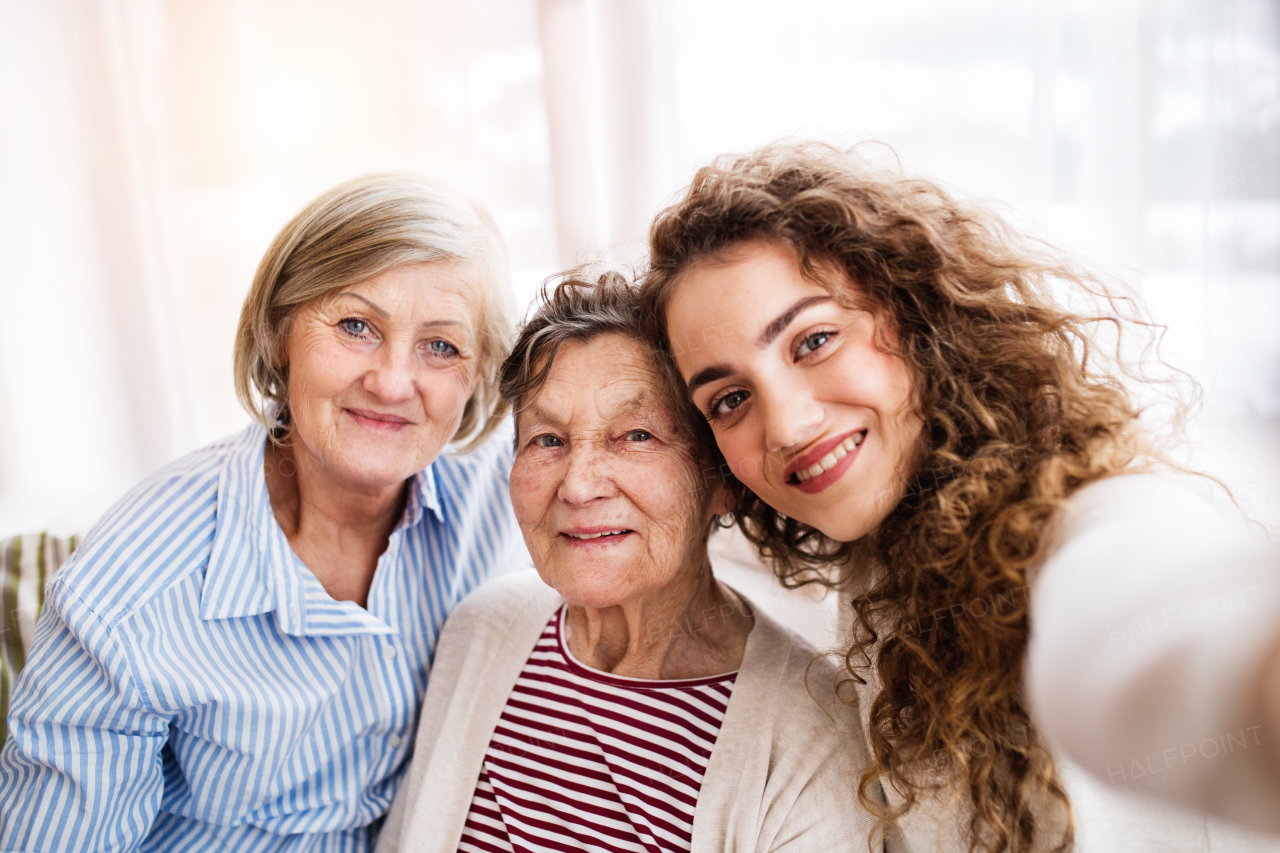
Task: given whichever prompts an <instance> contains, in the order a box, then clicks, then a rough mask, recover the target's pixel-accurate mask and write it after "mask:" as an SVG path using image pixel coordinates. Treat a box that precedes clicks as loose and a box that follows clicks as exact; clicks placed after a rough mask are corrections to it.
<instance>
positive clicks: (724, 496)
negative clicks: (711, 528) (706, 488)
mask: <svg viewBox="0 0 1280 853" xmlns="http://www.w3.org/2000/svg"><path fill="white" fill-rule="evenodd" d="M731 512H733V496H732V495H730V494H729V490H728V489H726V488H725V486H724V483H719V482H718V483H716V484H715V485H714V486H712V487H711V513H712V515H728V514H729V513H731Z"/></svg>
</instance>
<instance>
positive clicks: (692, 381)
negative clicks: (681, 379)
mask: <svg viewBox="0 0 1280 853" xmlns="http://www.w3.org/2000/svg"><path fill="white" fill-rule="evenodd" d="M731 373H733V371H732V370H730V369H729V368H727V367H725V366H724V365H722V364H713V365H711V366H710V367H704V368H702V369H701V370H699V371H698V372H697V373H695V374H693V376H691V377H690V378H689V393H690V394H692V393H693V392H694V391H697V390H698V389H699V388H701V387H702V386H703V385H706V384H707V383H708V382H715V381H716V380H717V379H724V378H725V377H726V376H728V375H730V374H731Z"/></svg>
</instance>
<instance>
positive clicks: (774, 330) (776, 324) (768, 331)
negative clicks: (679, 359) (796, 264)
mask: <svg viewBox="0 0 1280 853" xmlns="http://www.w3.org/2000/svg"><path fill="white" fill-rule="evenodd" d="M830 299H831V297H830V296H827V295H826V294H823V295H822V296H806V297H804V298H803V299H797V300H796V301H795V303H794V304H792V306H791V307H790V308H788V309H787V310H786V311H783V312H782V313H781V314H779V315H778V316H777V317H775V318H774V319H773V322H772V323H770V324H769V325H767V326H765V327H764V331H763V332H761V333H760V337H758V338H756V347H758V348H759V349H764V348H765V347H767V346H768V345H769V344H771V343H773V342H774V340H775V339H776V338H777V337H778V335H780V334H782V331H783V329H785V328H787V326H790V325H791V321H792V320H794V319H795V318H796V315H797V314H799V313H800V312H801V311H803V310H804V309H806V308H808V307H809V306H810V305H817V304H818V303H819V302H827V301H829V300H830ZM690 390H692V387H691V388H690Z"/></svg>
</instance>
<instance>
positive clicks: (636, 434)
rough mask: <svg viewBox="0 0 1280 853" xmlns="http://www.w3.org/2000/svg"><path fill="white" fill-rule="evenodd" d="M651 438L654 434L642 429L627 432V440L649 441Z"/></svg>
mask: <svg viewBox="0 0 1280 853" xmlns="http://www.w3.org/2000/svg"><path fill="white" fill-rule="evenodd" d="M651 438H653V436H652V435H650V434H649V433H647V432H645V431H644V430H642V429H633V430H632V431H631V432H629V433H627V441H648V440H649V439H651Z"/></svg>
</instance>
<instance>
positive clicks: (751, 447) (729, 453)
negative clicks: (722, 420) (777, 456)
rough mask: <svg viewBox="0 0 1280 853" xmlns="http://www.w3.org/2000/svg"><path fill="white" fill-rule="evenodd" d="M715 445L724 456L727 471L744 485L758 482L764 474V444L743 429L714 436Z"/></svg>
mask: <svg viewBox="0 0 1280 853" xmlns="http://www.w3.org/2000/svg"><path fill="white" fill-rule="evenodd" d="M716 445H717V446H718V447H719V448H720V452H721V453H722V454H724V459H725V462H727V463H728V464H729V470H730V471H731V472H733V475H734V476H735V477H737V478H738V479H739V480H741V481H742V482H743V483H744V484H745V485H748V486H750V485H751V484H752V483H756V482H758V481H759V480H760V478H761V475H762V474H763V473H764V457H765V451H764V444H763V442H761V441H759V440H757V439H756V438H755V436H753V435H752V434H751V433H749V432H748V431H747V430H744V429H741V428H740V429H737V430H734V431H732V432H730V433H728V434H726V435H723V436H716Z"/></svg>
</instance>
